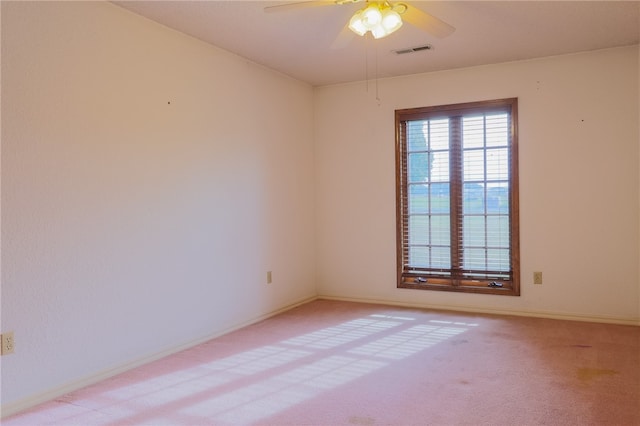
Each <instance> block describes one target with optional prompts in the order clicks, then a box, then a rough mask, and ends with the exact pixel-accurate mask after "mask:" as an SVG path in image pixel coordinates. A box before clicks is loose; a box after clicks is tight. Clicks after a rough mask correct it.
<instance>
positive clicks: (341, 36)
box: [331, 22, 356, 49]
mask: <svg viewBox="0 0 640 426" xmlns="http://www.w3.org/2000/svg"><path fill="white" fill-rule="evenodd" d="M355 35H356V34H355V33H354V32H353V31H351V29H350V28H349V23H348V22H347V25H345V26H344V27H342V30H341V31H340V33H338V36H337V37H336V39H335V40H334V41H333V43H331V49H344V48H345V47H347V45H348V44H349V43H351V41H352V40H353V37H354V36H355Z"/></svg>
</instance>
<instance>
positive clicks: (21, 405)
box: [0, 296, 317, 418]
mask: <svg viewBox="0 0 640 426" xmlns="http://www.w3.org/2000/svg"><path fill="white" fill-rule="evenodd" d="M315 299H317V297H316V296H311V297H307V298H305V299H302V300H299V301H297V302H294V303H292V304H290V305H287V306H284V307H282V308H280V309H277V310H275V311H272V312H269V313H266V314H264V315H260V316H258V317H255V318H252V319H250V320H247V321H244V322H242V323H238V324H236V325H234V326H232V327H228V328H226V329H224V330H221V331H218V332H216V333H212V334H209V335H207V336H203V337H201V338H199V339H196V340H193V341H190V342H188V343H185V344H182V345H179V346H174V347H171V348H169V349H166V350H164V351H162V352H158V353H155V354H152V355H149V356H145V357H142V358H139V359H136V360H133V361H130V362H127V363H125V364H122V365H119V366H117V367H114V368H109V369H107V370H103V371H100V372H98V373H96V374H91V375H89V376H86V377H84V378H82V379H80V380H74V381H73V382H69V383H67V384H64V385H62V386H58V387H56V388H54V389H49V390H47V391H45V392H42V393H39V394H36V395H33V396H29V397H27V398H24V399H21V400H18V401H15V402H11V403H8V404H5V405H2V407H1V408H0V418H5V417H8V416H11V415H13V414H17V413H19V412H21V411H24V410H28V409H29V408H32V407H35V406H36V405H38V404H42V403H44V402H48V401H51V400H54V399H56V398H58V397H60V396H62V395H66V394H68V393H70V392H73V391H76V390H78V389H82V388H84V387H86V386H89V385H92V384H94V383H98V382H100V381H102V380H106V379H108V378H110V377H113V376H115V375H118V374H120V373H124V372H126V371H129V370H131V369H134V368H136V367H139V366H141V365H144V364H148V363H150V362H153V361H156V360H158V359H161V358H164V357H166V356H169V355H172V354H175V353H177V352H180V351H183V350H185V349H189V348H192V347H194V346H197V345H200V344H202V343H205V342H208V341H209V340H211V339H215V338H216V337H220V336H223V335H225V334H228V333H231V332H232V331H235V330H239V329H241V328H243V327H246V326H248V325H251V324H254V323H257V322H259V321H262V320H265V319H267V318H270V317H272V316H275V315H278V314H280V313H282V312H285V311H288V310H290V309H293V308H295V307H297V306H300V305H303V304H305V303H308V302H311V301H313V300H315Z"/></svg>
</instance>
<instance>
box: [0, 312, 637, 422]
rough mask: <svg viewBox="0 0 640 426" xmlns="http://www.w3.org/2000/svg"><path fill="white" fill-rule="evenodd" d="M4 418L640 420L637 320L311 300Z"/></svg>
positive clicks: (31, 419)
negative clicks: (619, 322)
mask: <svg viewBox="0 0 640 426" xmlns="http://www.w3.org/2000/svg"><path fill="white" fill-rule="evenodd" d="M2 424H3V425H6V426H11V425H25V424H26V425H40V424H58V425H74V424H77V425H125V424H129V425H139V424H148V425H163V424H170V425H237V424H256V425H267V424H271V425H349V424H351V425H640V327H633V326H619V325H608V324H593V323H582V322H570V321H556V320H546V319H534V318H521V317H505V316H490V315H476V314H463V313H451V312H441V311H438V312H435V311H427V310H419V309H405V308H398V307H389V306H381V305H369V304H357V303H348V302H337V301H326V300H318V301H314V302H311V303H308V304H306V305H303V306H300V307H298V308H296V309H293V310H291V311H288V312H285V313H283V314H281V315H278V316H275V317H273V318H270V319H268V320H265V321H262V322H260V323H257V324H254V325H252V326H249V327H246V328H244V329H242V330H239V331H236V332H234V333H230V334H227V335H225V336H223V337H220V338H218V339H215V340H212V341H210V342H207V343H205V344H203V345H200V346H197V347H194V348H192V349H189V350H186V351H184V352H181V353H178V354H175V355H173V356H170V357H167V358H165V359H163V360H160V361H157V362H154V363H151V364H149V365H146V366H144V367H141V368H138V369H135V370H132V371H130V372H127V373H125V374H122V375H119V376H116V377H113V378H111V379H109V380H106V381H104V382H101V383H99V384H96V385H93V386H90V387H88V388H86V389H83V390H80V391H77V392H74V393H72V394H69V395H66V396H64V397H61V398H58V399H57V400H56V401H52V402H50V403H47V404H43V405H42V406H39V407H36V408H34V409H32V410H30V411H28V412H26V413H22V414H19V415H16V416H13V417H11V418H8V419H4V420H3V422H2Z"/></svg>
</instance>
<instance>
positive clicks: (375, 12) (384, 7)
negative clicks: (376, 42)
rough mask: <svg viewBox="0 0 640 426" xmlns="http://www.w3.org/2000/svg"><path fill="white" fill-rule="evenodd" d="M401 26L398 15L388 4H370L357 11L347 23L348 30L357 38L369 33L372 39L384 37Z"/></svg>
mask: <svg viewBox="0 0 640 426" xmlns="http://www.w3.org/2000/svg"><path fill="white" fill-rule="evenodd" d="M401 26H402V18H401V17H400V13H398V12H397V11H396V10H394V8H393V7H390V6H389V4H388V3H386V2H385V3H370V4H369V5H368V6H367V7H365V8H364V9H361V10H359V11H357V12H356V13H355V14H354V15H353V16H352V17H351V20H350V21H349V28H350V29H351V31H353V32H354V33H356V34H358V35H359V36H363V35H365V34H366V33H367V31H371V34H372V35H373V37H374V38H376V39H377V38H382V37H386V36H388V35H389V34H391V33H393V32H394V31H397V30H398V29H399V28H400V27H401Z"/></svg>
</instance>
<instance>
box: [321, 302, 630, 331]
mask: <svg viewBox="0 0 640 426" xmlns="http://www.w3.org/2000/svg"><path fill="white" fill-rule="evenodd" d="M317 298H318V299H325V300H341V301H345V302H358V303H373V304H377V305H390V306H403V307H407V308H420V309H434V310H442V311H458V312H473V313H478V314H492V315H513V316H519V317H533V318H549V319H559V320H567V321H582V322H597V323H606V324H619V325H635V326H640V318H622V317H607V316H590V315H580V314H568V313H561V312H541V311H512V310H508V309H487V308H478V307H476V306H459V305H455V306H452V305H433V304H428V303H409V302H400V301H394V300H386V299H385V300H380V299H368V298H362V297H342V296H329V295H319V296H318V297H317Z"/></svg>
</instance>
